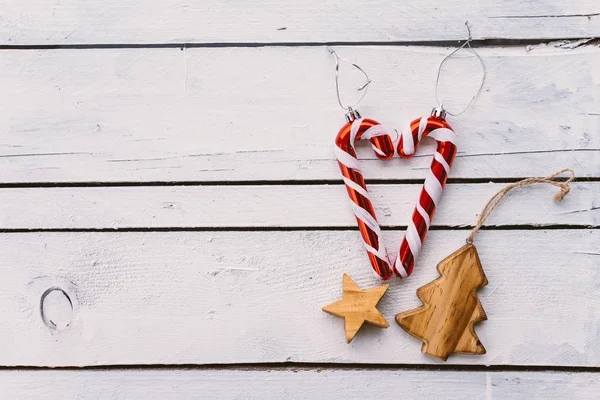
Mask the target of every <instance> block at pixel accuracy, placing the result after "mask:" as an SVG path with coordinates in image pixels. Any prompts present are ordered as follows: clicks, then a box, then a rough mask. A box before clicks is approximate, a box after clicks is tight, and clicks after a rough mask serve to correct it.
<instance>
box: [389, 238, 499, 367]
mask: <svg viewBox="0 0 600 400" xmlns="http://www.w3.org/2000/svg"><path fill="white" fill-rule="evenodd" d="M437 270H438V272H439V273H440V275H441V276H440V277H439V278H437V279H436V280H435V281H433V282H430V283H428V284H426V285H425V286H421V287H420V288H418V289H417V296H418V297H419V300H421V301H422V302H423V305H422V306H421V307H419V308H416V309H414V310H410V311H404V312H402V313H400V314H396V322H398V325H400V326H401V327H402V329H404V330H405V331H406V332H408V333H410V334H411V335H413V336H415V337H417V338H419V339H421V340H423V346H422V347H421V351H422V352H423V353H425V354H427V355H430V356H432V357H436V358H439V359H440V360H443V361H446V360H447V359H448V356H449V355H450V354H451V353H461V354H485V347H483V345H482V344H481V341H480V340H479V338H478V337H477V334H476V333H475V329H474V326H473V324H474V323H475V322H480V321H484V320H486V319H487V316H486V314H485V311H484V309H483V306H482V305H481V301H479V297H478V296H477V289H479V288H481V287H483V286H485V285H487V284H488V281H487V278H486V277H485V273H484V272H483V268H482V267H481V262H480V261H479V256H478V255H477V250H476V249H475V246H474V245H472V244H469V245H466V246H463V247H461V248H460V249H458V250H457V251H455V252H454V253H452V254H450V255H449V256H448V257H446V258H444V259H443V260H442V261H441V262H440V263H439V264H438V266H437Z"/></svg>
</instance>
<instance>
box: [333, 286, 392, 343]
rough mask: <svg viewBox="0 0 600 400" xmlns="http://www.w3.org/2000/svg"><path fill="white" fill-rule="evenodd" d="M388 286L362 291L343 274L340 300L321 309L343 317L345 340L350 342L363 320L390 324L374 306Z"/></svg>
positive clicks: (374, 323)
mask: <svg viewBox="0 0 600 400" xmlns="http://www.w3.org/2000/svg"><path fill="white" fill-rule="evenodd" d="M389 286H390V285H382V286H378V287H375V288H372V289H367V290H364V291H363V290H361V288H359V287H358V285H357V284H356V283H355V282H354V281H353V280H352V279H351V278H350V277H349V276H348V275H347V274H344V280H343V290H342V300H340V301H337V302H335V303H332V304H329V305H328V306H325V307H323V311H325V312H326V313H328V314H331V315H335V316H336V317H340V318H344V327H345V329H346V341H347V342H348V343H350V341H351V340H352V339H354V336H355V335H356V332H358V330H359V329H360V328H361V326H362V325H363V324H364V323H365V322H366V323H368V324H371V325H375V326H378V327H380V328H387V327H389V326H390V324H389V323H388V322H387V321H386V320H385V318H383V315H381V313H380V312H379V310H377V308H376V306H377V303H379V300H381V298H382V297H383V295H384V294H385V292H386V290H387V289H388V287H389Z"/></svg>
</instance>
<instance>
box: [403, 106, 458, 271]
mask: <svg viewBox="0 0 600 400" xmlns="http://www.w3.org/2000/svg"><path fill="white" fill-rule="evenodd" d="M425 136H429V137H432V138H434V139H435V140H436V141H437V148H436V150H435V153H433V160H432V162H431V166H430V168H429V170H428V172H427V176H426V177H425V182H424V183H423V188H422V189H421V194H420V196H419V200H418V201H417V205H416V207H415V209H414V211H413V215H412V218H411V220H410V222H409V224H408V228H407V229H406V233H405V235H404V239H402V244H401V245H400V252H399V253H398V258H397V259H396V262H395V263H394V272H395V273H396V275H398V276H399V277H401V278H406V277H408V276H409V275H410V274H411V273H412V271H413V268H414V266H415V259H416V258H417V256H418V255H419V252H420V251H421V245H422V244H423V241H424V240H425V236H426V235H427V231H428V230H429V225H430V224H431V220H432V218H433V214H434V213H435V208H436V206H437V204H439V201H440V198H441V197H442V190H443V189H444V185H445V184H446V180H447V179H448V173H449V172H450V167H451V166H452V162H453V161H454V157H455V156H456V135H455V133H454V131H453V130H452V128H451V127H450V125H449V124H448V123H447V122H446V112H445V111H444V110H443V109H442V108H435V109H434V110H433V112H432V113H431V117H429V118H427V117H422V118H418V119H415V120H414V121H413V122H412V123H411V124H410V132H404V133H403V134H402V136H401V137H400V142H399V144H398V155H400V157H402V158H410V157H412V156H414V154H415V152H416V150H417V148H418V146H419V143H420V141H421V139H422V138H424V137H425Z"/></svg>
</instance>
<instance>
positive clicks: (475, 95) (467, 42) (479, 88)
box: [435, 21, 486, 117]
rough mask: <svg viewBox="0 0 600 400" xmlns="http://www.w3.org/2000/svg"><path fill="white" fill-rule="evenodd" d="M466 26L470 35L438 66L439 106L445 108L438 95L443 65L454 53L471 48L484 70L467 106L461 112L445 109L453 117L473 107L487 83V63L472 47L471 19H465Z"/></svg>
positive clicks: (437, 87) (436, 86)
mask: <svg viewBox="0 0 600 400" xmlns="http://www.w3.org/2000/svg"><path fill="white" fill-rule="evenodd" d="M465 26H466V27H467V33H468V35H469V36H468V37H467V40H466V41H465V42H464V43H463V44H462V45H461V46H460V47H457V48H456V49H455V50H454V51H452V52H451V53H450V54H448V55H447V56H446V57H444V59H443V60H442V61H441V62H440V66H439V67H438V71H437V78H436V80H435V101H436V102H437V104H438V107H439V108H440V109H443V108H444V107H443V105H442V104H443V103H442V102H440V100H439V96H438V89H439V86H440V85H439V83H440V76H441V74H442V66H443V65H444V63H445V62H446V61H447V60H448V59H449V58H450V57H452V56H453V55H454V54H456V53H458V52H459V51H460V50H462V49H464V48H465V46H466V47H468V48H469V51H470V52H471V53H473V54H474V55H475V56H476V57H477V59H478V60H479V63H480V64H481V71H482V76H481V83H480V84H479V87H478V88H477V91H476V92H475V94H474V95H473V97H471V100H469V103H468V104H467V105H466V107H465V108H464V109H463V110H462V111H461V112H459V113H451V112H450V111H448V110H444V111H445V112H446V113H447V114H450V115H452V116H453V117H457V116H459V115H461V114H464V113H465V112H466V111H467V110H468V109H469V107H471V104H473V101H474V100H475V98H476V97H477V96H478V95H479V93H480V92H481V89H483V84H484V83H485V76H486V71H485V64H484V63H483V59H482V58H481V56H480V55H479V53H477V52H476V51H475V50H474V49H473V48H472V47H471V42H472V41H473V38H472V37H471V28H469V21H465Z"/></svg>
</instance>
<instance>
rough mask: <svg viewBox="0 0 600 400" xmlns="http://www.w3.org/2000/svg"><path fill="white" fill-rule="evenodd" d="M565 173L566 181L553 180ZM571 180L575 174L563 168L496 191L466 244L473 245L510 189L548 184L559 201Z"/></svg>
mask: <svg viewBox="0 0 600 400" xmlns="http://www.w3.org/2000/svg"><path fill="white" fill-rule="evenodd" d="M565 172H569V173H570V174H571V176H570V177H569V178H568V179H567V180H566V181H556V180H554V178H556V177H557V176H558V175H560V174H562V173H565ZM573 179H575V172H574V171H573V170H572V169H570V168H565V169H563V170H561V171H558V172H556V173H554V174H552V175H550V176H549V177H547V178H527V179H523V180H522V181H518V182H515V183H511V184H510V185H507V186H505V187H504V188H503V189H502V190H500V191H498V192H497V193H496V194H495V195H494V196H492V198H491V199H490V200H489V201H488V202H487V204H486V205H485V207H483V210H482V211H481V214H479V219H478V221H477V225H475V228H473V230H472V231H471V233H470V234H469V237H467V244H472V243H473V238H474V237H475V234H476V233H477V231H478V230H479V229H480V228H481V227H482V226H483V224H484V222H485V220H486V219H487V218H488V217H489V216H490V214H491V213H492V211H494V208H496V206H498V203H500V200H502V198H503V197H504V196H506V194H507V193H508V192H510V191H511V190H512V189H514V188H517V187H523V186H527V185H533V184H535V183H549V184H550V185H553V186H556V187H558V188H559V189H560V192H558V193H556V194H555V195H554V200H556V201H561V200H562V199H564V198H565V196H566V195H567V194H568V193H569V191H570V190H571V186H570V185H569V183H571V182H573Z"/></svg>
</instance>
